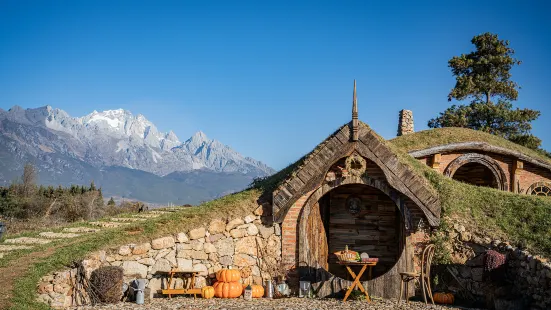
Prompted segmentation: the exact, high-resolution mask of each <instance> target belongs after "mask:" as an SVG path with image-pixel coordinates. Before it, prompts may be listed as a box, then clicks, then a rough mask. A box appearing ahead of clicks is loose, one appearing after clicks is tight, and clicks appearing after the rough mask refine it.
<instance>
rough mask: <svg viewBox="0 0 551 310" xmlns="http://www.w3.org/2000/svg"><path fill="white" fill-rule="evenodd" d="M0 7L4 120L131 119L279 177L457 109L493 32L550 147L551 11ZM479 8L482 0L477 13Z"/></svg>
mask: <svg viewBox="0 0 551 310" xmlns="http://www.w3.org/2000/svg"><path fill="white" fill-rule="evenodd" d="M443 2H446V1H404V2H403V3H402V2H390V1H386V2H385V3H384V4H383V3H382V1H377V2H375V1H311V2H306V1H173V2H170V1H89V2H87V1H22V0H19V1H6V0H2V1H0V108H3V109H8V108H10V107H11V106H13V105H20V106H22V107H24V108H32V107H39V106H44V105H51V106H53V107H55V108H60V109H63V110H65V111H67V112H68V113H69V114H71V115H72V116H82V115H85V114H88V113H90V112H92V111H93V110H98V111H100V110H107V109H118V108H124V109H127V110H130V111H132V112H133V113H135V114H137V113H141V114H143V115H145V116H146V117H147V118H148V119H149V120H151V121H153V122H154V123H155V124H156V125H157V126H158V127H159V129H160V130H162V131H168V130H170V129H172V130H173V131H174V132H175V133H176V134H177V135H178V137H179V138H180V139H181V140H185V139H187V138H188V137H189V136H191V135H192V134H193V133H194V132H195V131H198V130H202V131H204V132H205V133H206V134H207V135H208V136H209V137H211V138H216V139H218V140H220V141H222V142H223V143H225V144H228V145H230V146H232V147H233V148H234V149H236V150H237V151H239V152H241V153H243V154H244V155H246V156H251V157H253V158H256V159H259V160H262V161H264V162H266V163H267V164H268V165H270V166H272V167H274V168H276V169H279V168H283V167H284V166H286V165H287V164H289V163H291V162H293V161H294V160H296V159H298V158H299V157H300V156H302V155H303V154H305V153H307V152H309V151H310V150H311V149H312V148H313V147H314V146H315V145H316V144H318V143H319V142H321V141H322V140H323V139H324V138H326V137H327V135H329V134H330V133H332V132H333V130H335V129H336V128H337V127H339V126H340V125H342V124H344V123H345V122H348V121H349V120H350V118H351V100H352V81H353V79H356V80H357V83H358V104H359V117H360V119H361V120H362V121H364V122H367V123H368V124H369V125H370V126H371V127H372V128H374V129H375V130H376V131H377V132H378V133H380V134H381V135H382V136H383V137H385V138H392V137H393V136H395V134H396V129H397V120H398V111H399V110H400V109H402V108H407V109H411V110H413V112H414V118H415V125H416V130H422V129H426V128H427V126H426V124H427V121H428V120H429V119H430V118H432V117H435V116H436V115H437V114H438V112H440V111H443V110H444V109H446V108H447V107H448V106H449V105H450V103H448V102H447V94H448V92H449V90H450V89H451V88H452V87H453V86H454V78H453V77H452V75H451V72H450V70H449V68H448V67H447V61H448V60H449V59H450V58H451V57H452V56H454V55H459V54H461V53H468V52H469V51H471V50H472V48H473V46H472V45H471V43H470V40H471V38H472V37H473V36H474V35H476V34H479V33H483V32H487V31H489V32H494V33H497V34H499V36H500V37H501V38H502V39H507V40H509V41H510V42H511V47H513V48H514V49H515V50H516V56H517V58H519V59H520V60H522V61H523V63H522V65H521V66H519V67H517V68H515V69H514V70H513V71H512V73H513V80H515V81H516V82H518V83H519V84H520V85H521V87H522V89H521V90H520V92H519V100H518V101H517V102H516V106H518V107H528V108H532V109H538V110H541V112H542V115H541V117H540V119H539V120H538V121H536V122H535V123H534V130H533V131H534V133H535V134H536V135H537V136H539V137H540V138H542V139H543V140H544V144H543V146H544V147H545V148H546V149H548V150H551V134H550V132H551V111H550V110H549V107H550V106H551V105H550V101H549V98H548V97H547V96H546V95H547V91H548V88H549V87H550V86H551V70H550V69H551V57H549V55H551V19H549V18H548V17H549V16H550V15H551V5H550V4H548V3H549V2H547V1H525V2H521V1H460V2H458V1H454V2H449V3H450V4H444V3H443ZM479 2H483V3H479Z"/></svg>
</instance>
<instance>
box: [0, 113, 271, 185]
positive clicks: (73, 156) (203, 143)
mask: <svg viewBox="0 0 551 310" xmlns="http://www.w3.org/2000/svg"><path fill="white" fill-rule="evenodd" d="M0 147H2V148H3V151H4V152H6V151H8V153H10V154H11V155H10V156H9V157H10V160H11V161H13V162H14V163H18V164H24V163H23V161H24V160H25V158H33V160H35V161H38V162H39V170H40V169H42V170H43V171H42V172H44V171H50V174H53V175H55V174H64V173H66V171H62V170H65V169H66V167H65V168H63V162H65V161H67V163H68V161H69V159H70V160H75V161H79V162H82V164H84V165H88V166H91V167H94V168H96V169H105V168H107V167H125V168H129V169H133V170H141V171H145V172H149V173H152V174H155V175H157V176H160V177H163V176H166V175H169V174H171V173H175V172H182V173H186V172H192V171H199V170H205V171H206V170H208V171H210V172H211V173H213V172H215V173H236V174H242V175H247V176H248V177H249V178H252V177H255V176H265V175H269V174H272V173H273V172H274V170H273V169H271V168H270V167H268V166H266V165H265V164H263V163H262V162H260V161H257V160H255V159H252V158H249V157H244V156H243V155H241V154H239V153H238V152H236V151H234V150H233V149H231V148H230V147H229V146H226V145H224V144H222V143H221V142H219V141H217V140H214V139H209V138H208V137H207V136H206V135H205V134H204V133H203V132H201V131H199V132H197V133H195V134H194V135H193V136H192V137H190V138H189V139H187V140H185V141H184V142H182V141H180V139H179V138H178V137H177V136H176V134H175V133H174V132H172V131H169V132H167V133H163V132H160V131H159V130H158V129H157V127H156V126H155V124H153V123H152V122H150V121H149V120H147V119H146V118H145V117H144V116H143V115H141V114H138V115H133V114H132V113H131V112H129V111H126V110H122V109H119V110H109V111H103V112H97V111H94V112H92V113H91V114H88V115H86V116H83V117H72V116H70V115H69V114H67V113H66V112H65V111H63V110H60V109H54V108H52V107H50V106H45V107H41V108H36V109H23V108H21V107H18V106H14V107H13V108H11V109H10V110H8V111H4V110H2V109H0ZM0 159H2V157H0ZM0 164H1V162H0ZM0 169H4V168H3V167H1V166H0ZM4 170H5V169H4ZM77 170H78V169H77ZM3 172H4V174H5V171H1V170H0V179H4V181H5V182H9V181H11V180H7V179H6V178H5V177H4V178H2V173H3ZM74 173H76V174H78V173H81V172H79V171H74ZM211 179H212V178H211Z"/></svg>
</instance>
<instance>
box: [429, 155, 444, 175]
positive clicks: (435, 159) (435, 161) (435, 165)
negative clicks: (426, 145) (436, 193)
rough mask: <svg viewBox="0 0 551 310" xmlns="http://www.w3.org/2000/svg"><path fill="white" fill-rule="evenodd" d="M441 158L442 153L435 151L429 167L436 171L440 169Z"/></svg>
mask: <svg viewBox="0 0 551 310" xmlns="http://www.w3.org/2000/svg"><path fill="white" fill-rule="evenodd" d="M441 158H442V154H440V153H436V154H434V155H432V162H431V168H432V169H434V170H437V171H440V160H441Z"/></svg>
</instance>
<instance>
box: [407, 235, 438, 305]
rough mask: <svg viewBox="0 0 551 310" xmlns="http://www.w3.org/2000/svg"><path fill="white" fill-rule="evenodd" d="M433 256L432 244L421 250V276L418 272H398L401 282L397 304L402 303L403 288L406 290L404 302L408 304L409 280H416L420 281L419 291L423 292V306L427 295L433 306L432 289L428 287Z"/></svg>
mask: <svg viewBox="0 0 551 310" xmlns="http://www.w3.org/2000/svg"><path fill="white" fill-rule="evenodd" d="M433 256H434V244H429V245H427V246H426V247H425V249H424V250H423V255H422V256H421V274H419V273H418V272H415V271H414V272H400V277H401V280H402V282H401V283H400V299H399V301H398V302H400V301H402V296H403V295H404V286H405V288H406V291H405V295H406V302H409V298H408V297H409V296H408V287H409V285H408V284H409V282H410V281H411V280H415V279H417V278H419V279H420V281H419V282H420V284H421V290H422V291H423V299H424V300H425V304H426V303H427V294H428V295H429V298H430V300H431V302H432V304H433V305H434V299H433V298H432V289H431V287H430V266H431V263H432V257H433Z"/></svg>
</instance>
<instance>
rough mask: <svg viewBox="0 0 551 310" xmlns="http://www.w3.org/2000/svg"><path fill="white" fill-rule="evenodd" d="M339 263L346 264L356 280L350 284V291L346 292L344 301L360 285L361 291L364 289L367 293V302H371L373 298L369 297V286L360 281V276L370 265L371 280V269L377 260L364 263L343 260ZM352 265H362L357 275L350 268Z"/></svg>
mask: <svg viewBox="0 0 551 310" xmlns="http://www.w3.org/2000/svg"><path fill="white" fill-rule="evenodd" d="M338 263H339V265H343V266H346V269H347V270H348V272H349V273H350V275H351V276H352V278H354V282H353V283H352V286H350V288H348V291H346V294H345V295H344V299H343V301H346V300H347V299H348V296H350V293H352V291H353V290H354V288H355V287H358V288H359V289H360V291H362V292H363V293H364V294H365V297H366V298H367V302H371V298H369V293H368V292H367V288H364V287H363V285H362V282H360V278H361V277H362V275H363V274H364V272H365V270H366V269H367V267H369V274H368V279H369V280H371V270H372V269H373V266H375V265H377V262H365V263H362V262H343V261H339V262H338ZM350 266H362V269H361V270H360V272H358V274H357V275H356V273H355V272H354V271H353V270H352V268H350Z"/></svg>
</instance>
